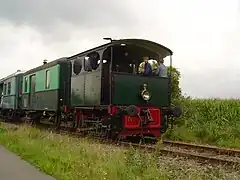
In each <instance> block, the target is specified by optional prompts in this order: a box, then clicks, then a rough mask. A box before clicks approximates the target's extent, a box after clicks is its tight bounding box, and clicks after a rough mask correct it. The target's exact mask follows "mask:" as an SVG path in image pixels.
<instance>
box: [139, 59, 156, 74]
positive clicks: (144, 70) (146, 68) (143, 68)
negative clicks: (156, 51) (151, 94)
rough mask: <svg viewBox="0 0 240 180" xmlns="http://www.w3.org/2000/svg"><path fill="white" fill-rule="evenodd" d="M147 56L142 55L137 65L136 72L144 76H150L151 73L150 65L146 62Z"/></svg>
mask: <svg viewBox="0 0 240 180" xmlns="http://www.w3.org/2000/svg"><path fill="white" fill-rule="evenodd" d="M148 60H149V58H148V57H147V56H144V57H143V61H142V62H141V63H140V65H139V66H138V73H139V74H141V75H144V76H151V75H152V73H153V69H152V65H151V64H150V63H149V62H148Z"/></svg>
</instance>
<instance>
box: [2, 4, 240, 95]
mask: <svg viewBox="0 0 240 180" xmlns="http://www.w3.org/2000/svg"><path fill="white" fill-rule="evenodd" d="M239 1H240V0H208V1H207V0H149V1H143V0H121V1H116V0H102V1H100V0H68V1H66V0H51V1H50V0H40V1H35V0H0V62H1V66H0V77H2V76H5V75H8V74H11V73H13V72H15V71H16V70H17V69H24V70H27V69H30V68H33V67H35V66H38V65H40V64H42V60H43V59H48V60H54V59H55V58H58V57H62V56H70V55H74V54H76V53H79V52H81V51H83V50H86V49H89V48H92V47H94V46H97V45H100V44H102V43H105V42H104V41H103V40H102V38H103V37H112V38H129V37H132V38H144V39H149V40H153V41H155V42H158V43H160V44H163V45H165V46H167V47H169V48H170V49H172V51H173V52H174V56H173V62H174V65H175V66H176V67H177V68H179V70H180V71H181V73H182V78H181V88H182V90H183V92H184V93H186V94H188V95H190V96H194V97H240V5H239V4H240V2H239Z"/></svg>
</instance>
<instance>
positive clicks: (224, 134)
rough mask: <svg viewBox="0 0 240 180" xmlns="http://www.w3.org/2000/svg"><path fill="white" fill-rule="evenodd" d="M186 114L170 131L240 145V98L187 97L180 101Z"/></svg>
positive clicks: (176, 135) (202, 140)
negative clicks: (200, 98)
mask: <svg viewBox="0 0 240 180" xmlns="http://www.w3.org/2000/svg"><path fill="white" fill-rule="evenodd" d="M178 103H179V104H180V105H181V107H182V109H183V115H182V117H181V118H180V119H178V120H177V121H176V122H175V125H174V128H173V129H171V130H169V131H168V133H166V136H167V137H169V138H170V139H172V140H183V141H191V142H200V143H208V144H214V145H218V146H226V147H236V148H240V121H239V117H240V101H239V100H220V99H206V100H193V99H190V98H186V99H183V100H181V101H180V102H178Z"/></svg>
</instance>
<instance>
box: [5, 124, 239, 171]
mask: <svg viewBox="0 0 240 180" xmlns="http://www.w3.org/2000/svg"><path fill="white" fill-rule="evenodd" d="M4 124H6V123H4ZM7 126H8V127H9V123H7ZM10 126H15V127H16V126H18V125H12V124H11V125H10ZM58 133H60V134H68V135H71V136H75V137H76V136H77V137H81V136H82V134H81V133H75V132H69V131H66V130H60V131H58ZM91 138H92V137H91ZM93 138H94V140H96V141H99V142H100V143H104V144H114V145H117V146H123V147H133V148H136V149H141V150H147V151H149V152H155V153H157V154H159V155H165V156H173V157H184V158H188V159H194V160H196V161H198V162H200V163H201V164H213V165H222V166H227V167H230V168H231V169H235V170H240V149H231V148H220V147H216V146H208V145H197V144H192V143H185V142H179V141H168V140H163V141H162V143H159V144H157V145H156V144H155V145H148V144H139V143H131V142H125V141H120V140H119V141H111V140H106V139H104V138H99V137H93Z"/></svg>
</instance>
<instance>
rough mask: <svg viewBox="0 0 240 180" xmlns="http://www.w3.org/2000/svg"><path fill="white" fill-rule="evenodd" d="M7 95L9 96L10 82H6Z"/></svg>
mask: <svg viewBox="0 0 240 180" xmlns="http://www.w3.org/2000/svg"><path fill="white" fill-rule="evenodd" d="M7 94H8V95H9V94H11V82H8V84H7Z"/></svg>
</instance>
